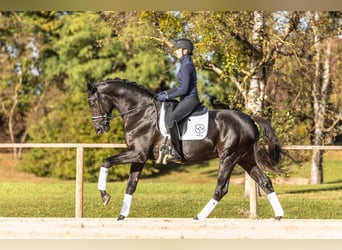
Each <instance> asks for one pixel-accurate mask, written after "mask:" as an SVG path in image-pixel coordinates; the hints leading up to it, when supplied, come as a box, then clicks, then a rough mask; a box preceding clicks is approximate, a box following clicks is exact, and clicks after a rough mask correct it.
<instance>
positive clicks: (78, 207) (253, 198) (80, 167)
mask: <svg viewBox="0 0 342 250" xmlns="http://www.w3.org/2000/svg"><path fill="white" fill-rule="evenodd" d="M126 147H127V146H126V144H95V143H92V144H91V143H0V148H74V149H76V190H75V217H76V218H82V217H83V183H84V180H83V171H84V149H85V148H126ZM282 148H283V149H286V150H313V149H319V150H342V146H302V145H292V146H282ZM255 187H256V185H255V183H254V182H252V185H251V189H250V215H251V217H252V218H256V217H257V192H256V188H255Z"/></svg>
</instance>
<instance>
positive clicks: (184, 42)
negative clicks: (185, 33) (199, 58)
mask: <svg viewBox="0 0 342 250" xmlns="http://www.w3.org/2000/svg"><path fill="white" fill-rule="evenodd" d="M174 48H175V49H179V48H181V49H187V50H188V52H189V54H191V53H192V51H193V50H194V45H193V43H192V42H191V41H190V40H189V39H186V38H181V39H178V40H176V42H175V43H174Z"/></svg>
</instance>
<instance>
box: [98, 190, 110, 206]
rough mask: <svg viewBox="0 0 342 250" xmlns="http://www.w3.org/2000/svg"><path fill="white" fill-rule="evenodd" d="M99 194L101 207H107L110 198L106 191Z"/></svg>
mask: <svg viewBox="0 0 342 250" xmlns="http://www.w3.org/2000/svg"><path fill="white" fill-rule="evenodd" d="M100 193H101V198H102V202H103V205H104V206H107V205H108V203H109V201H110V198H111V196H110V195H109V194H107V193H106V191H100Z"/></svg>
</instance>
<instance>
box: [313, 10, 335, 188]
mask: <svg viewBox="0 0 342 250" xmlns="http://www.w3.org/2000/svg"><path fill="white" fill-rule="evenodd" d="M319 18H320V17H319V14H318V13H317V12H316V13H315V17H314V19H315V23H316V24H315V25H314V26H313V27H314V36H315V37H314V42H315V50H316V56H315V79H314V83H313V90H312V96H313V108H314V138H313V144H314V145H323V136H324V134H323V133H324V123H325V114H326V105H327V100H328V97H329V93H328V89H329V85H330V59H331V42H330V41H329V40H327V42H326V48H325V55H324V64H323V69H322V66H321V61H322V57H323V56H322V45H321V43H320V41H319V34H318V21H319ZM322 163H323V152H322V151H321V150H313V152H312V158H311V177H310V183H311V184H321V183H323V164H322Z"/></svg>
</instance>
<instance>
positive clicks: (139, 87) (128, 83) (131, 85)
mask: <svg viewBox="0 0 342 250" xmlns="http://www.w3.org/2000/svg"><path fill="white" fill-rule="evenodd" d="M117 83H119V84H122V85H126V87H127V88H133V89H136V90H138V91H139V92H143V93H144V94H146V95H149V96H151V97H153V96H154V93H153V92H151V91H150V90H149V89H147V88H145V87H144V86H142V85H140V84H138V83H136V82H131V81H129V80H127V79H121V78H118V77H116V78H114V79H112V78H107V79H105V80H101V81H100V82H98V83H96V84H95V85H100V84H117Z"/></svg>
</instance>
